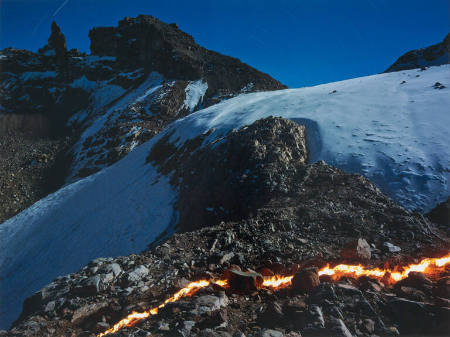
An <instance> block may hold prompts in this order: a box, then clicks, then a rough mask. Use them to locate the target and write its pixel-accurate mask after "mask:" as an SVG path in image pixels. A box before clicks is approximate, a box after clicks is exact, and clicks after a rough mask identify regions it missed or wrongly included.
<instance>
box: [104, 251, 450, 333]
mask: <svg viewBox="0 0 450 337" xmlns="http://www.w3.org/2000/svg"><path fill="white" fill-rule="evenodd" d="M449 263H450V254H447V255H446V256H444V257H442V258H437V259H436V258H435V259H432V258H426V259H423V260H421V261H420V262H419V263H417V264H410V265H408V266H405V267H400V268H394V269H393V270H392V269H380V268H372V269H370V268H369V269H368V268H365V267H364V266H362V265H347V264H339V265H337V266H334V267H333V268H330V266H329V265H327V266H326V267H324V268H322V269H320V270H319V276H321V275H329V276H331V277H332V278H333V279H339V278H341V277H343V276H351V277H356V278H357V277H361V276H368V277H371V278H377V279H381V278H383V277H385V276H390V281H391V283H395V282H397V281H400V280H402V279H404V278H406V277H408V274H409V273H410V272H412V271H416V272H420V273H425V274H430V275H433V274H438V273H439V271H442V267H445V266H446V265H447V264H449ZM293 277H294V276H281V275H274V276H269V277H264V281H263V283H262V287H265V288H272V289H274V290H277V289H281V288H284V287H287V286H290V285H291V283H292V279H293ZM211 284H216V285H218V286H221V287H227V286H228V281H227V280H200V281H196V282H191V283H189V284H188V285H187V286H186V287H184V288H183V289H181V290H179V291H178V292H176V293H175V294H174V295H173V296H172V297H169V298H168V299H166V300H165V301H164V302H163V303H161V304H160V305H159V306H157V307H154V308H151V309H149V310H147V311H144V312H132V313H131V314H129V315H128V316H127V317H125V318H124V319H122V320H121V321H119V322H117V323H116V324H115V325H114V326H113V327H112V328H111V329H108V330H106V331H105V332H102V333H100V334H98V335H97V337H102V336H106V335H108V334H110V333H114V332H117V331H119V330H121V329H123V328H124V327H129V326H133V325H134V324H136V323H137V322H138V321H140V320H142V319H144V318H147V317H150V316H154V315H157V314H158V311H159V309H161V308H164V307H165V306H166V305H167V304H168V303H172V302H176V301H178V300H179V299H180V298H182V297H186V296H192V295H193V294H195V293H196V292H197V291H199V290H200V289H202V288H205V287H208V286H210V285H211Z"/></svg>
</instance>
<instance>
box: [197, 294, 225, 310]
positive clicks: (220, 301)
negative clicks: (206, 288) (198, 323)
mask: <svg viewBox="0 0 450 337" xmlns="http://www.w3.org/2000/svg"><path fill="white" fill-rule="evenodd" d="M228 302H229V301H228V297H227V296H226V295H225V294H224V293H223V294H221V296H214V295H204V296H200V297H198V298H197V299H196V300H195V306H196V308H195V309H194V310H192V313H194V314H197V315H203V314H205V313H210V312H212V311H215V310H219V309H220V308H222V307H226V306H227V305H228Z"/></svg>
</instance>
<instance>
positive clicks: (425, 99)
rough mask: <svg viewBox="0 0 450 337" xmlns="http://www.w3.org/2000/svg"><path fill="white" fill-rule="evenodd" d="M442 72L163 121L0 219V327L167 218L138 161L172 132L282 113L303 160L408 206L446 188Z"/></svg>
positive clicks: (170, 217) (375, 79)
mask: <svg viewBox="0 0 450 337" xmlns="http://www.w3.org/2000/svg"><path fill="white" fill-rule="evenodd" d="M449 71H450V66H447V65H446V66H440V67H432V68H430V69H428V70H426V71H418V70H409V71H403V72H396V73H387V74H381V75H375V76H369V77H364V78H357V79H352V80H347V81H342V82H336V83H330V84H325V85H320V86H316V87H311V88H301V89H290V90H281V91H275V92H260V93H253V94H245V95H240V96H238V97H235V98H233V99H230V100H227V101H224V102H222V103H219V104H217V105H214V106H211V107H209V108H207V109H204V110H201V111H198V112H196V113H193V114H191V115H189V116H187V117H185V118H183V119H181V120H178V121H176V122H174V123H172V124H171V125H170V126H169V127H168V128H166V130H165V131H163V132H162V133H160V134H159V135H157V136H156V137H155V138H153V139H152V140H150V141H148V142H146V143H145V144H143V145H141V146H139V147H137V148H136V149H134V150H133V151H132V152H131V153H129V154H128V155H126V156H125V157H124V158H123V159H122V160H121V161H119V162H118V163H116V164H114V165H113V166H111V167H109V168H106V169H104V170H102V171H100V172H99V173H97V174H95V175H93V176H90V177H87V178H85V179H82V180H80V181H78V182H76V183H74V184H71V185H68V186H66V187H64V188H63V189H61V190H60V191H58V192H56V193H54V194H52V195H50V196H48V197H47V198H45V199H43V200H41V201H40V202H38V203H36V204H35V205H33V206H32V207H30V208H29V209H27V210H25V211H23V212H22V213H20V214H19V215H17V216H16V217H14V218H12V219H10V220H8V221H6V222H4V223H3V224H0V252H1V254H0V275H1V279H0V297H1V298H2V305H1V306H0V327H6V326H7V325H8V324H10V323H11V322H12V320H13V319H14V318H16V317H17V315H18V314H19V312H20V305H21V303H22V301H23V300H24V299H25V298H26V297H27V296H29V295H30V294H31V293H33V292H34V291H36V290H38V289H39V288H41V287H42V286H43V285H45V284H46V283H48V282H49V281H51V280H52V279H53V278H54V277H56V276H59V275H62V274H65V273H69V272H73V271H75V270H77V269H78V268H79V267H81V266H82V265H84V264H86V263H87V262H88V261H89V260H90V259H93V258H96V257H99V256H116V255H122V254H129V253H132V252H138V251H140V250H142V249H144V248H145V247H146V245H147V244H149V243H150V242H151V241H152V240H154V239H155V238H156V237H157V236H158V235H159V234H161V233H162V232H163V231H164V230H165V229H166V228H170V227H171V226H173V225H174V224H175V223H176V222H177V213H176V212H175V210H174V207H173V205H174V203H175V201H176V199H177V191H176V190H175V189H173V188H172V187H171V186H170V184H169V182H168V178H167V177H164V176H160V175H158V173H157V171H156V168H155V167H153V166H152V165H151V164H146V163H145V158H146V157H147V155H148V153H149V151H150V150H151V148H152V146H153V145H154V144H155V143H156V142H157V141H158V140H159V139H161V137H164V136H165V135H167V134H168V133H170V132H173V134H172V135H171V140H172V142H173V143H174V144H177V145H181V144H182V143H183V141H185V140H187V139H189V138H193V137H195V136H197V135H200V134H203V133H204V132H206V131H207V130H209V129H211V128H214V132H212V133H211V134H210V135H209V136H208V138H206V140H205V141H212V140H215V139H218V138H220V137H221V136H222V135H223V134H225V133H226V132H228V131H229V130H231V129H236V128H239V127H241V126H244V125H247V124H251V123H252V122H253V121H255V120H257V119H260V118H264V117H267V116H270V115H274V116H282V117H286V118H290V119H292V120H294V121H297V122H299V123H301V124H305V125H306V126H307V133H308V146H309V150H310V161H315V160H319V159H323V160H325V161H327V162H328V163H330V164H333V165H335V166H337V167H340V168H343V169H345V170H348V171H354V172H360V173H362V174H364V175H365V176H367V177H368V178H369V179H371V180H373V181H374V182H375V183H377V184H378V186H380V188H381V189H382V190H383V191H384V192H386V193H387V194H389V195H391V196H392V197H393V198H394V199H396V200H397V201H399V202H400V203H401V204H403V205H404V206H406V207H407V208H410V209H413V208H420V209H423V210H428V209H430V208H431V207H432V206H433V205H435V204H437V202H438V201H441V200H443V199H444V198H445V197H446V196H448V194H449V193H448V187H449V183H448V179H449V168H450V150H449V147H448V125H450V114H449V113H448V106H450V95H449V88H448V87H449V86H450V79H449ZM436 82H440V83H441V85H439V86H435V83H436ZM443 86H446V88H442V87H443ZM188 104H189V103H188Z"/></svg>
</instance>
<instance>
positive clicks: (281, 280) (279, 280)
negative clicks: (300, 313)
mask: <svg viewBox="0 0 450 337" xmlns="http://www.w3.org/2000/svg"><path fill="white" fill-rule="evenodd" d="M293 278H294V276H280V275H274V276H269V277H264V281H263V284H262V286H263V287H267V288H274V289H279V288H284V287H287V286H290V285H291V283H292V279H293Z"/></svg>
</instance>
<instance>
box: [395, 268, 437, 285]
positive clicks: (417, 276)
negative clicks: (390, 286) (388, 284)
mask: <svg viewBox="0 0 450 337" xmlns="http://www.w3.org/2000/svg"><path fill="white" fill-rule="evenodd" d="M432 285H433V282H431V280H430V279H429V278H428V277H426V276H425V275H424V274H423V273H419V272H415V271H412V272H410V273H409V274H408V277H406V278H404V279H403V280H400V281H398V282H397V283H396V284H395V286H394V287H395V288H396V289H399V288H400V287H412V288H416V289H430V288H431V286H432Z"/></svg>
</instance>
